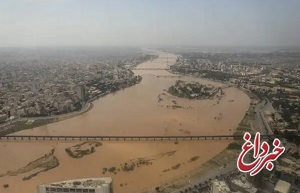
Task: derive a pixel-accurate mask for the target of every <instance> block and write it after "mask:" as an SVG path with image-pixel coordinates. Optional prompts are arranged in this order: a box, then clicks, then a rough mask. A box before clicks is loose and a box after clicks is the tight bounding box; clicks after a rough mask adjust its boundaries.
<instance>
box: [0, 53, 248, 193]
mask: <svg viewBox="0 0 300 193" xmlns="http://www.w3.org/2000/svg"><path fill="white" fill-rule="evenodd" d="M157 53H158V54H159V57H158V58H157V59H155V60H153V61H148V62H145V63H142V64H140V65H139V66H138V67H137V68H147V69H148V68H153V69H155V68H167V67H168V65H170V64H173V63H174V62H175V60H176V58H177V56H176V55H174V54H170V53H165V52H157ZM135 74H138V75H141V76H142V77H143V80H142V82H141V83H140V84H138V85H135V86H132V87H130V88H126V89H124V90H122V91H119V92H117V93H115V94H110V95H107V96H105V97H103V98H100V99H98V100H96V101H94V102H93V105H94V107H93V108H92V109H91V110H90V111H88V112H86V113H84V114H81V115H79V116H76V117H73V118H70V119H67V120H63V121H60V122H56V123H52V124H48V125H45V126H41V127H37V128H34V129H30V130H24V131H20V132H18V133H15V134H19V135H78V136H84V135H117V136H120V135H124V136H125V135H126V136H134V135H136V136H137V135H143V136H145V135H227V134H232V133H234V131H235V129H236V127H237V126H238V124H239V122H240V121H241V120H242V119H243V117H244V115H245V112H246V111H247V109H248V108H249V105H250V99H249V97H248V96H247V95H246V94H244V93H243V92H242V91H240V90H238V89H237V88H233V87H229V88H226V85H223V84H222V83H217V82H213V81H209V80H204V79H200V78H193V77H187V76H183V77H180V79H181V80H187V81H197V82H199V83H202V84H211V85H214V86H218V87H224V89H223V91H224V93H225V94H224V96H222V97H221V99H220V100H218V99H213V100H188V99H182V98H178V97H174V96H171V95H169V94H168V93H167V92H166V90H167V89H168V88H169V87H170V86H171V85H173V84H175V82H176V80H178V78H176V77H168V76H174V74H171V73H170V72H168V71H164V70H136V71H135ZM174 103H176V104H177V107H175V108H174ZM178 107H180V108H178ZM78 143H79V142H77V143H74V142H72V143H71V142H63V143H62V142H54V141H53V142H50V141H48V142H1V143H0V155H1V157H0V174H2V173H5V172H6V171H8V170H17V169H18V168H20V167H23V166H25V165H27V164H28V163H29V162H30V161H33V160H35V159H37V158H39V157H42V156H43V155H44V154H46V153H48V152H49V151H51V149H53V148H55V149H56V150H55V156H56V157H57V158H58V160H59V161H60V165H59V166H58V167H57V168H55V169H52V170H49V171H47V172H44V173H40V174H38V175H37V176H36V177H33V178H32V179H30V180H27V181H22V178H23V177H24V174H22V175H18V176H4V177H1V178H0V192H3V193H6V192H7V193H10V192H11V193H13V192H20V193H23V192H24V193H27V192H36V187H37V185H39V184H44V183H51V182H55V181H61V180H68V179H75V178H85V177H101V176H108V175H109V176H112V177H113V182H114V189H115V192H117V193H118V192H122V193H132V192H135V191H138V190H139V189H142V188H143V187H148V186H152V185H153V186H155V184H158V183H160V182H161V181H167V180H171V179H172V178H174V176H178V175H182V174H184V173H186V172H187V171H190V170H193V169H195V168H196V167H198V166H199V165H201V164H202V163H204V162H205V161H207V160H209V159H210V158H212V157H213V156H215V155H216V154H218V152H220V151H222V150H223V149H224V148H225V147H226V146H227V145H228V143H229V141H190V142H188V141H180V142H179V143H178V144H174V142H104V143H103V146H100V147H98V148H97V150H96V152H95V153H93V154H90V155H87V156H84V157H83V158H80V159H74V158H71V157H69V156H68V155H67V154H66V152H65V150H64V149H65V148H67V147H70V146H72V145H75V144H78ZM203 147H209V148H203ZM173 150H176V153H175V154H174V155H172V156H167V157H162V158H157V159H155V160H154V161H153V163H152V165H147V166H142V167H138V168H135V169H134V171H130V172H117V174H113V173H105V174H103V173H102V169H103V168H104V167H120V164H122V163H124V162H129V160H130V159H137V158H139V157H147V156H148V157H149V156H150V157H151V156H154V157H155V155H157V154H161V153H164V152H168V151H173ZM193 156H200V158H199V159H198V160H196V161H195V162H191V163H189V162H187V161H188V160H189V158H191V157H193ZM179 163H181V165H180V167H179V168H178V169H176V170H170V171H167V172H163V170H166V169H168V168H171V167H172V166H174V165H176V164H179ZM5 183H7V184H9V185H10V187H9V188H5V189H4V188H3V186H2V185H1V184H5ZM121 184H122V185H121ZM125 184H126V185H125Z"/></svg>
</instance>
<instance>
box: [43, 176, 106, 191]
mask: <svg viewBox="0 0 300 193" xmlns="http://www.w3.org/2000/svg"><path fill="white" fill-rule="evenodd" d="M111 184H112V179H111V178H109V177H107V178H86V179H76V180H68V181H61V182H54V183H51V184H46V185H39V186H38V193H57V192H59V193H111V192H112V191H111Z"/></svg>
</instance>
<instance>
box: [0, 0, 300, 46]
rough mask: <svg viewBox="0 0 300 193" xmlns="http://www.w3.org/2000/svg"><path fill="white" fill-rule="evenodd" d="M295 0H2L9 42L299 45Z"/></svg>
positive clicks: (4, 37)
mask: <svg viewBox="0 0 300 193" xmlns="http://www.w3.org/2000/svg"><path fill="white" fill-rule="evenodd" d="M299 10H300V1H299V0H285V1H284V0H205V1H204V0H203V1H202V0H103V1H102V0H0V47H6V46H107V45H113V46H115V45H133V46H135V45H141V46H143V45H194V46H300V11H299Z"/></svg>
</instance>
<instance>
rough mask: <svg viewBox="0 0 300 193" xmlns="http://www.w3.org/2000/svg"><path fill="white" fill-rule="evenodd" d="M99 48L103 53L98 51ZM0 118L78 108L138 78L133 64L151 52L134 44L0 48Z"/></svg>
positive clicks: (135, 82) (5, 118)
mask: <svg viewBox="0 0 300 193" xmlns="http://www.w3.org/2000/svg"><path fill="white" fill-rule="evenodd" d="M98 52H101V54H99V55H98V54H97V53H98ZM0 58H1V60H0V124H1V123H4V122H6V121H11V120H14V119H18V118H21V117H42V116H53V115H60V114H65V113H70V112H74V111H80V110H82V109H84V107H85V106H87V105H89V103H90V102H91V101H93V100H95V99H97V98H99V97H101V96H104V95H106V94H108V93H112V92H115V91H118V90H121V89H124V88H126V87H129V86H132V85H134V84H137V83H139V82H140V81H141V77H140V76H135V75H134V74H133V72H132V71H131V68H132V67H134V66H136V65H137V64H139V63H142V62H144V61H146V60H150V59H153V58H155V56H152V55H145V54H142V53H141V52H137V51H136V50H129V51H127V50H121V51H120V50H117V51H116V50H113V49H112V50H107V49H106V50H85V51H82V50H80V49H78V50H76V49H73V50H62V51H61V52H60V50H51V49H50V50H42V51H37V50H31V49H28V50H17V51H16V50H4V51H0Z"/></svg>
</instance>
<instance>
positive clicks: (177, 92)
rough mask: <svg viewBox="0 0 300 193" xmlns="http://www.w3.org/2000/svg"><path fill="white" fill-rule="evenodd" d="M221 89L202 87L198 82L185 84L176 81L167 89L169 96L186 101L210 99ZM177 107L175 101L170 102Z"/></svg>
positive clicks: (184, 82)
mask: <svg viewBox="0 0 300 193" xmlns="http://www.w3.org/2000/svg"><path fill="white" fill-rule="evenodd" d="M220 90H221V89H220V88H216V87H213V86H207V85H202V84H200V83H198V82H186V81H181V80H178V81H176V84H175V85H174V86H171V87H170V88H169V89H168V93H170V94H171V95H174V96H177V97H181V98H187V99H211V98H213V97H214V96H215V95H216V94H217V93H218V92H219V91H220ZM172 102H173V103H174V105H175V106H177V103H176V101H172Z"/></svg>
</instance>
